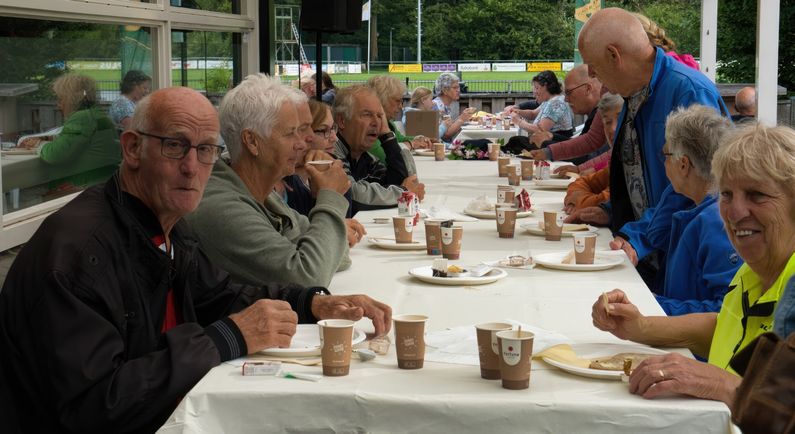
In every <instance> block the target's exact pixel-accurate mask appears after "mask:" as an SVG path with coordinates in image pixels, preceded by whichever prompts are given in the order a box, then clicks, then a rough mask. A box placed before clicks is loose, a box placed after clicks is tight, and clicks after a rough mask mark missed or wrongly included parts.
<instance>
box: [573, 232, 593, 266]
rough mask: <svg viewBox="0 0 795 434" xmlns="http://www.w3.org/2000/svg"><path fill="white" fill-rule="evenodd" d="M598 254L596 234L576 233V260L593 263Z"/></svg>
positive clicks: (578, 262)
mask: <svg viewBox="0 0 795 434" xmlns="http://www.w3.org/2000/svg"><path fill="white" fill-rule="evenodd" d="M595 254H596V234H574V262H575V263H577V264H593V260H594V255H595Z"/></svg>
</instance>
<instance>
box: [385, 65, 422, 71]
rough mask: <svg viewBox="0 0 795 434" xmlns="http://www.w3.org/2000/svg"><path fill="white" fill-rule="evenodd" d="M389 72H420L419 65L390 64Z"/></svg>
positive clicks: (420, 67)
mask: <svg viewBox="0 0 795 434" xmlns="http://www.w3.org/2000/svg"><path fill="white" fill-rule="evenodd" d="M389 72H422V65H421V64H419V63H390V64H389Z"/></svg>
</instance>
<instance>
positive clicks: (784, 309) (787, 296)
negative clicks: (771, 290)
mask: <svg viewBox="0 0 795 434" xmlns="http://www.w3.org/2000/svg"><path fill="white" fill-rule="evenodd" d="M773 318H774V319H773V331H774V332H775V333H776V334H777V335H779V336H781V337H782V338H786V337H787V336H789V335H790V334H791V333H793V332H795V276H793V277H792V278H790V280H789V282H787V287H786V288H784V294H782V295H781V298H780V299H779V301H778V306H777V307H776V313H775V314H774V316H773Z"/></svg>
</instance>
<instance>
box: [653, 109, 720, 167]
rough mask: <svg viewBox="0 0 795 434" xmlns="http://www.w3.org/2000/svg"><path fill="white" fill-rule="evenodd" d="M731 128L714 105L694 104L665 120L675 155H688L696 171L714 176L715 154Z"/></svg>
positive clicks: (670, 146)
mask: <svg viewBox="0 0 795 434" xmlns="http://www.w3.org/2000/svg"><path fill="white" fill-rule="evenodd" d="M729 128H731V123H730V122H729V120H728V119H727V118H725V117H723V116H721V115H720V113H718V112H717V111H716V110H715V109H714V108H712V107H707V106H704V105H700V104H693V105H691V106H690V107H687V108H679V109H677V110H675V111H674V112H672V113H671V114H670V115H668V119H666V121H665V142H666V143H667V144H668V152H670V153H672V154H673V156H674V157H676V158H681V157H682V156H683V155H686V156H687V157H688V158H689V159H690V163H691V164H692V165H693V168H694V169H695V170H696V174H697V175H698V176H700V177H701V178H702V179H704V180H706V181H710V180H712V174H711V171H712V156H713V155H714V154H715V151H717V150H718V147H719V146H720V143H721V141H722V140H723V136H724V134H725V133H726V132H727V131H728V130H729Z"/></svg>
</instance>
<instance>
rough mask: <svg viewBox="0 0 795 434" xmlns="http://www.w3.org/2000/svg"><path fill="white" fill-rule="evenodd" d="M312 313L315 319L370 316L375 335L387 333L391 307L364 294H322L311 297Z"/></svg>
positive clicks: (390, 320)
mask: <svg viewBox="0 0 795 434" xmlns="http://www.w3.org/2000/svg"><path fill="white" fill-rule="evenodd" d="M312 314H313V315H314V316H315V318H317V319H332V318H334V319H348V320H352V321H359V320H360V319H362V317H363V316H366V317H367V318H370V320H371V321H372V322H373V327H374V328H375V335H376V336H383V335H385V334H387V333H389V329H390V328H391V327H392V308H391V307H389V306H387V305H385V304H384V303H381V302H378V301H375V300H373V299H372V298H370V297H368V296H366V295H322V296H315V297H314V298H313V299H312Z"/></svg>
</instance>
